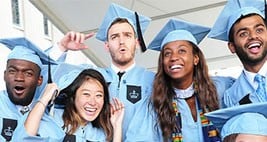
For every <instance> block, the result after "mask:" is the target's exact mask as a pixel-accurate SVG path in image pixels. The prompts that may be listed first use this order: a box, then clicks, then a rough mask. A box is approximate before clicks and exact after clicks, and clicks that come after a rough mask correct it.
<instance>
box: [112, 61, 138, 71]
mask: <svg viewBox="0 0 267 142" xmlns="http://www.w3.org/2000/svg"><path fill="white" fill-rule="evenodd" d="M134 66H135V62H134V63H133V64H132V65H131V66H129V67H128V68H126V69H125V70H123V71H124V72H127V71H129V70H131V69H132V68H134ZM111 69H112V70H113V71H114V72H115V73H118V72H122V70H121V69H119V68H118V67H117V66H115V65H114V64H111Z"/></svg>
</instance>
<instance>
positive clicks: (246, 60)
mask: <svg viewBox="0 0 267 142" xmlns="http://www.w3.org/2000/svg"><path fill="white" fill-rule="evenodd" d="M264 5H266V2H265V0H229V1H228V2H227V4H226V6H225V8H224V9H223V11H222V12H221V14H220V16H219V17H218V19H217V21H216V23H215V25H214V26H213V28H212V29H211V31H210V33H209V35H208V37H210V38H215V39H219V40H222V41H226V42H228V48H229V49H230V51H231V52H232V53H236V54H237V56H238V57H239V59H240V61H241V63H242V64H243V66H244V69H243V71H242V73H241V75H240V76H239V78H238V79H237V81H236V82H235V83H234V84H233V85H232V87H231V88H229V89H228V90H226V92H225V94H224V103H225V105H226V106H227V107H231V106H236V105H242V104H247V103H254V102H266V101H267V95H266V84H267V83H266V77H267V64H266V59H267V57H266V53H267V28H266V21H264V17H265V16H264V12H263V11H264ZM265 10H266V9H265ZM265 13H266V12H265ZM265 20H266V19H265ZM258 77H259V78H261V79H260V80H261V82H259V81H258Z"/></svg>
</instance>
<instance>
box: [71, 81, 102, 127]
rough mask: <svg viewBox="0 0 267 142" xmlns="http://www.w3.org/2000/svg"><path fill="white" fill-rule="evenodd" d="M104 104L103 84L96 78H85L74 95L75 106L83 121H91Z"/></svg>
mask: <svg viewBox="0 0 267 142" xmlns="http://www.w3.org/2000/svg"><path fill="white" fill-rule="evenodd" d="M103 105H104V90H103V86H102V85H101V83H100V82H99V81H97V80H96V79H92V78H89V79H88V80H85V81H84V82H83V83H82V85H81V86H80V87H79V88H78V90H77V92H76V97H75V108H76V110H77V112H78V114H79V116H80V117H81V119H82V120H83V121H84V123H83V124H85V123H87V122H88V121H93V120H95V119H96V118H97V116H98V115H99V114H100V112H101V110H102V108H103Z"/></svg>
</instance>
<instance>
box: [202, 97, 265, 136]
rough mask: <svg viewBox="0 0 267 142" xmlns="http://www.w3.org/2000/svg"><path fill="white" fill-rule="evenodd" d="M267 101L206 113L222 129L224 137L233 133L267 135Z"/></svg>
mask: <svg viewBox="0 0 267 142" xmlns="http://www.w3.org/2000/svg"><path fill="white" fill-rule="evenodd" d="M266 110H267V102H263V103H251V104H245V105H240V106H234V107H230V108H225V109H219V110H217V111H213V112H209V113H206V114H205V116H207V117H208V119H209V120H210V121H211V122H212V123H213V124H214V125H215V127H216V128H218V129H219V130H220V131H221V136H222V138H225V137H226V136H228V135H231V134H239V133H242V134H253V135H265V136H267V125H266V124H267V118H266V117H267V111H266Z"/></svg>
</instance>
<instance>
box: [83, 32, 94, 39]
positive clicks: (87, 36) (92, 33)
mask: <svg viewBox="0 0 267 142" xmlns="http://www.w3.org/2000/svg"><path fill="white" fill-rule="evenodd" d="M94 35H95V33H94V32H91V33H89V34H86V35H85V38H84V39H85V40H87V39H89V38H91V37H93V36H94Z"/></svg>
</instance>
